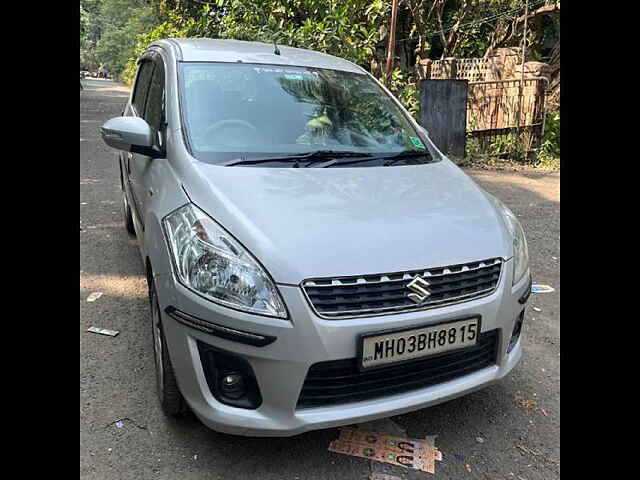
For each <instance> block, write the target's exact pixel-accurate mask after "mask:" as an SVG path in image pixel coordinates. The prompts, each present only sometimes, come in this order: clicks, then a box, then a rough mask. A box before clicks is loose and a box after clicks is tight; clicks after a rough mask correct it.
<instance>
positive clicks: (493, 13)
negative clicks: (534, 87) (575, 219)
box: [80, 0, 560, 163]
mask: <svg viewBox="0 0 640 480" xmlns="http://www.w3.org/2000/svg"><path fill="white" fill-rule="evenodd" d="M524 2H525V0H400V2H399V8H398V21H397V32H396V38H397V39H398V40H399V41H398V42H397V43H396V52H395V53H396V55H395V58H396V60H395V65H396V66H395V69H394V70H393V71H392V73H391V75H390V76H389V78H387V79H385V84H386V85H387V87H388V88H389V90H390V91H391V92H392V93H393V94H394V95H395V96H396V97H397V98H398V99H399V100H400V101H401V102H402V103H403V105H404V106H405V107H406V108H407V109H408V110H409V112H410V113H411V114H412V115H413V116H414V117H417V116H418V113H419V110H420V99H419V92H418V88H417V81H416V78H415V71H414V65H415V63H416V62H417V61H418V60H419V59H420V58H432V59H436V58H440V57H441V56H453V55H455V56H458V57H481V56H483V55H484V54H485V52H486V51H487V49H488V48H496V47H502V46H518V45H520V44H521V43H522V22H516V19H517V18H518V17H520V16H521V15H522V13H523V7H524ZM391 3H392V2H391V1H390V0H349V1H343V0H206V1H202V2H201V1H193V0H81V1H80V44H81V65H84V66H85V68H92V69H93V68H97V66H99V65H106V66H108V68H109V70H110V71H111V72H113V73H115V74H120V78H121V79H123V80H124V81H125V82H127V83H131V81H132V80H133V77H134V75H135V72H136V68H137V65H136V60H137V58H138V57H139V55H140V54H141V53H142V52H143V51H144V49H145V48H147V47H148V45H149V44H151V43H153V42H154V41H156V40H159V39H162V38H170V37H209V38H233V39H238V40H250V41H262V42H267V43H272V42H273V41H276V42H277V43H278V44H281V45H288V46H293V47H299V48H307V49H312V50H317V51H321V52H325V53H329V54H331V55H336V56H338V57H342V58H345V59H347V60H350V61H352V62H354V63H355V64H357V65H360V66H361V67H363V68H365V69H366V70H368V71H370V72H372V73H373V74H374V75H376V76H377V77H381V76H382V68H381V67H383V65H384V63H385V54H386V53H385V52H386V42H387V41H388V30H389V20H390V16H391V15H390V14H391V12H390V10H391ZM531 3H532V1H531V0H530V4H531ZM530 6H531V5H530ZM487 19H490V20H489V21H487ZM441 30H444V32H442V33H441ZM529 30H530V33H529V36H528V39H527V41H528V52H529V54H528V57H529V58H534V59H539V58H542V56H543V55H544V53H542V52H546V50H545V49H547V50H548V45H550V44H553V42H554V41H555V40H554V39H558V38H559V32H560V23H559V15H557V16H554V17H553V18H551V17H544V18H543V19H542V20H540V19H537V20H535V21H534V19H532V21H531V22H529ZM545 45H546V46H545ZM319 118H320V117H319ZM559 124H560V114H559V112H558V113H557V114H553V115H549V116H548V117H547V119H546V128H545V133H544V141H543V144H542V147H541V149H540V150H539V152H538V162H547V163H548V162H549V161H550V159H557V158H559V155H560V133H559ZM481 147H482V148H481ZM478 155H483V156H484V157H485V158H487V157H493V158H497V157H500V158H505V157H506V158H509V159H511V160H514V161H521V160H522V158H523V148H522V144H521V141H520V140H519V139H518V137H517V136H516V135H511V136H506V137H497V138H496V139H495V140H494V141H493V142H491V143H488V142H487V141H486V140H477V139H469V142H468V144H467V156H468V157H469V158H474V157H477V156H478Z"/></svg>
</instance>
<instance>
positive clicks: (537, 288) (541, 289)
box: [531, 284, 556, 293]
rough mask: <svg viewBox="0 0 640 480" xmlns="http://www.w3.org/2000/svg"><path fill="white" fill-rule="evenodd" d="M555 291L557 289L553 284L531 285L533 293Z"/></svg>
mask: <svg viewBox="0 0 640 480" xmlns="http://www.w3.org/2000/svg"><path fill="white" fill-rule="evenodd" d="M555 291H556V289H555V288H553V287H552V286H551V285H538V284H536V285H531V293H551V292H555Z"/></svg>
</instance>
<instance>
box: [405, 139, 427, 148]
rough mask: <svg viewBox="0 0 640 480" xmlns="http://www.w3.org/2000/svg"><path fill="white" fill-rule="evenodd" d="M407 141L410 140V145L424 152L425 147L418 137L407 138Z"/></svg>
mask: <svg viewBox="0 0 640 480" xmlns="http://www.w3.org/2000/svg"><path fill="white" fill-rule="evenodd" d="M409 140H411V143H413V144H414V145H415V146H416V147H418V148H421V149H422V150H425V148H426V147H425V146H424V143H422V140H420V139H419V138H418V137H409Z"/></svg>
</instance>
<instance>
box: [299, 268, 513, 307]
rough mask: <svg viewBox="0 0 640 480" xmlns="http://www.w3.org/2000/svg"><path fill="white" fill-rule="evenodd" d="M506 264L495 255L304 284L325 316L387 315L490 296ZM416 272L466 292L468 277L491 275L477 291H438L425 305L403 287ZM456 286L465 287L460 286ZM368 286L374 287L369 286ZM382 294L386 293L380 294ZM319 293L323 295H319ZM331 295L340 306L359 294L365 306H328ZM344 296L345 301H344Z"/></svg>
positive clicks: (313, 280) (308, 293)
mask: <svg viewBox="0 0 640 480" xmlns="http://www.w3.org/2000/svg"><path fill="white" fill-rule="evenodd" d="M502 263H503V260H502V259H501V258H493V259H489V260H482V261H477V262H469V263H466V264H458V265H450V266H446V267H438V268H429V269H423V270H411V271H406V272H396V273H382V274H376V275H360V276H352V277H333V278H312V279H308V280H305V281H303V282H302V284H301V287H302V290H303V292H304V294H305V297H306V298H307V301H308V302H309V304H310V305H311V307H312V309H313V311H314V312H315V314H316V315H318V316H319V317H321V318H326V319H341V318H354V317H362V316H374V315H385V314H387V315H388V314H392V313H400V312H405V311H417V310H426V309H429V308H435V307H442V306H445V305H451V304H454V303H460V302H463V301H469V300H473V299H476V298H480V297H484V296H487V295H490V294H491V293H493V292H494V291H495V289H496V288H497V286H498V284H499V282H500V277H501V275H502ZM496 266H497V268H496ZM416 275H421V276H422V277H424V278H425V279H428V280H430V281H434V280H435V281H437V282H438V283H437V284H434V285H436V288H437V287H438V286H441V287H443V288H444V287H448V290H454V291H455V290H456V289H459V290H461V291H463V292H464V291H465V290H469V289H473V287H474V285H465V284H464V282H469V279H468V276H471V278H472V279H474V278H481V277H485V276H486V277H488V278H487V279H486V280H484V281H481V282H480V283H479V284H478V287H480V286H482V288H478V289H477V290H473V291H471V292H467V293H462V294H460V295H453V296H446V298H437V297H438V295H437V294H436V295H434V298H430V299H429V300H427V301H425V302H423V303H421V304H413V303H412V302H409V301H408V300H407V299H406V298H408V297H407V295H408V294H409V293H411V290H409V289H408V288H403V287H404V286H406V284H407V283H409V282H410V281H411V280H413V279H414V278H415V277H416ZM456 285H461V286H460V287H456ZM385 286H389V287H391V288H392V289H394V292H393V293H395V294H396V295H395V297H394V298H392V299H390V300H388V301H387V298H385V296H384V293H387V292H388V291H383V292H379V289H380V288H384V287H385ZM368 287H372V288H371V289H368ZM354 288H355V289H358V292H354ZM377 293H378V294H379V296H378V297H376V294H377ZM380 293H382V294H381V295H380ZM332 294H333V295H332ZM319 296H323V297H322V298H318V297H319ZM345 296H350V298H349V300H344V298H346V297H345ZM327 297H329V299H327ZM331 297H335V298H336V300H335V303H336V304H338V305H339V304H344V303H357V302H358V298H357V297H361V298H362V301H361V302H360V303H362V304H363V306H362V307H359V308H353V309H345V308H342V309H330V308H327V305H326V304H327V303H328V302H331ZM404 297H406V298H404ZM340 298H342V299H343V300H342V301H341V300H340ZM314 301H315V303H314ZM394 301H395V302H398V304H397V305H387V306H380V307H374V306H367V305H369V304H371V303H393V302H394Z"/></svg>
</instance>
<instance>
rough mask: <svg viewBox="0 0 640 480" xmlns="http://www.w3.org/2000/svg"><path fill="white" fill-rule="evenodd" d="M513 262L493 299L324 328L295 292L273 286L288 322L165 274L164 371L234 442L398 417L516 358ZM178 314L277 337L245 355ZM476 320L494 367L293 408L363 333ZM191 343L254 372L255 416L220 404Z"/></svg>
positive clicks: (481, 383) (161, 285)
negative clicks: (406, 388) (168, 367)
mask: <svg viewBox="0 0 640 480" xmlns="http://www.w3.org/2000/svg"><path fill="white" fill-rule="evenodd" d="M512 268H513V261H506V262H505V263H504V264H503V272H502V275H501V277H500V282H499V284H498V287H497V288H496V290H495V291H494V292H493V293H492V294H491V295H489V296H486V297H483V298H478V299H474V300H471V301H468V302H464V303H459V304H455V305H448V306H443V307H440V308H434V309H430V310H423V311H414V312H405V313H398V314H393V315H381V316H374V317H364V318H351V319H340V320H325V319H322V318H319V317H318V316H317V315H315V314H314V313H313V311H312V309H311V307H310V306H309V304H308V302H307V300H306V298H305V296H304V294H303V292H302V289H301V288H300V287H299V286H290V285H278V288H279V290H280V293H281V295H282V298H283V300H284V301H285V303H286V305H287V308H288V310H289V314H290V318H289V320H282V319H275V318H268V317H261V316H256V315H252V314H248V313H243V312H239V311H235V310H231V309H228V308H225V307H222V306H219V305H217V304H214V303H212V302H210V301H208V300H206V299H204V298H202V297H200V296H198V295H196V294H194V293H193V292H191V291H190V290H188V289H186V288H185V287H184V286H182V285H181V284H179V283H178V282H177V281H175V279H174V277H173V276H172V275H171V274H166V275H157V276H156V277H155V282H156V288H157V289H158V297H159V301H160V306H161V310H162V312H163V314H162V315H163V316H162V323H163V328H164V333H165V337H166V340H167V346H168V349H169V354H170V358H171V362H172V365H173V368H174V371H175V375H176V378H177V381H178V385H179V387H180V391H181V392H182V394H183V396H184V398H185V400H186V401H187V403H188V404H189V406H190V407H191V410H192V411H193V412H194V413H195V415H196V416H197V417H198V418H199V419H200V420H201V421H202V423H204V424H205V425H207V426H208V427H210V428H212V429H214V430H217V431H220V432H224V433H230V434H235V435H246V436H291V435H296V434H299V433H303V432H306V431H309V430H316V429H322V428H329V427H335V426H340V425H347V424H353V423H359V422H364V421H370V420H374V419H377V418H382V417H388V416H391V415H398V414H402V413H406V412H410V411H413V410H417V409H420V408H424V407H428V406H431V405H435V404H438V403H441V402H445V401H447V400H450V399H453V398H455V397H458V396H461V395H465V394H467V393H470V392H473V391H475V390H478V389H480V388H483V387H485V386H487V385H490V384H491V383H494V382H496V381H498V380H500V379H501V378H502V377H504V376H505V375H506V374H507V373H509V371H511V370H512V369H513V367H514V366H515V365H516V364H517V363H518V361H519V360H520V357H521V356H522V347H521V339H519V340H518V342H517V343H516V345H515V346H514V347H513V349H512V350H511V351H510V352H509V353H507V346H508V344H509V340H510V337H511V333H512V331H513V327H514V323H515V320H516V318H517V317H518V315H519V314H520V313H521V312H522V310H523V309H524V305H522V304H520V303H519V302H518V299H519V298H521V297H522V295H523V294H524V292H525V291H526V288H527V287H528V282H529V275H525V276H524V278H523V279H522V280H521V281H520V282H518V284H517V285H515V286H513V287H512V286H511V278H512V274H513V272H512ZM167 307H173V308H176V309H178V310H180V311H182V312H185V313H188V314H190V315H193V316H194V317H197V318H199V319H202V320H205V321H209V322H212V323H215V324H217V325H221V326H225V327H228V328H231V329H237V330H241V331H245V332H252V333H255V334H259V335H266V336H271V337H276V340H275V341H274V342H273V343H271V344H269V345H266V346H253V345H247V344H243V343H239V342H236V341H233V340H228V339H225V338H219V337H217V336H213V335H210V334H208V333H204V332H201V331H199V330H196V329H193V328H190V327H188V326H185V325H183V324H181V323H179V322H177V321H176V320H175V319H174V318H172V317H171V316H169V315H168V314H167V313H165V310H166V308H167ZM473 315H480V316H481V318H482V322H481V328H482V332H486V331H489V330H494V329H498V331H499V335H498V352H497V360H496V364H495V365H491V366H488V367H486V368H483V369H481V370H477V371H475V372H473V373H471V374H468V375H464V376H461V377H457V378H455V379H453V380H451V381H447V382H443V383H440V384H436V385H432V386H430V387H426V388H421V389H418V390H413V391H410V392H406V393H400V394H395V395H390V396H386V397H382V398H380V397H378V398H373V399H370V400H365V401H358V402H353V403H346V404H337V405H330V406H319V407H309V408H299V407H297V406H296V405H297V402H298V397H299V395H300V391H301V389H302V385H303V383H304V380H305V377H306V375H307V372H308V370H309V367H311V365H313V364H315V363H319V362H325V361H329V360H338V359H346V358H355V357H356V355H357V339H358V338H359V335H360V334H362V333H365V332H366V333H370V332H374V331H376V330H389V329H393V328H403V327H407V326H414V325H415V326H423V325H424V326H427V325H430V324H432V323H438V322H442V321H446V320H448V319H455V318H460V317H463V316H473ZM197 341H200V342H203V343H205V344H208V345H211V346H213V347H215V348H217V349H219V350H223V351H226V352H230V353H233V354H234V355H236V356H240V357H242V358H243V359H245V360H246V361H247V362H248V363H249V364H250V365H251V368H252V369H253V371H254V373H255V377H256V380H257V383H258V386H259V388H260V392H261V396H262V403H261V405H260V406H259V407H258V408H257V409H253V410H250V409H244V408H238V407H233V406H229V405H226V404H223V403H221V402H219V401H218V400H216V398H214V396H213V394H212V393H211V391H210V389H209V386H208V384H207V381H206V377H205V373H204V370H203V365H202V362H201V360H200V354H199V351H198V346H197Z"/></svg>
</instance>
